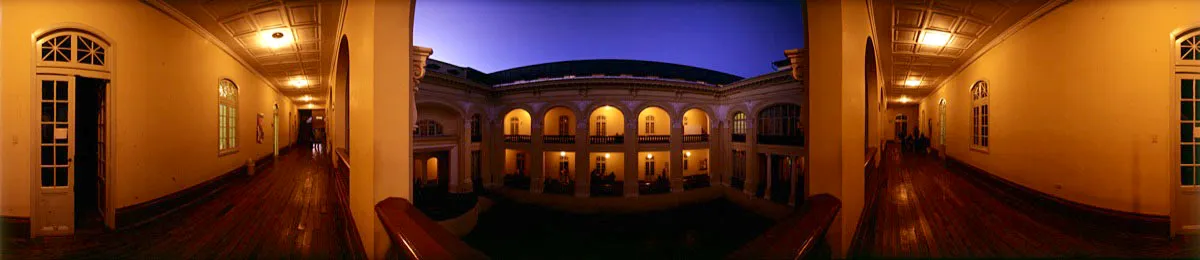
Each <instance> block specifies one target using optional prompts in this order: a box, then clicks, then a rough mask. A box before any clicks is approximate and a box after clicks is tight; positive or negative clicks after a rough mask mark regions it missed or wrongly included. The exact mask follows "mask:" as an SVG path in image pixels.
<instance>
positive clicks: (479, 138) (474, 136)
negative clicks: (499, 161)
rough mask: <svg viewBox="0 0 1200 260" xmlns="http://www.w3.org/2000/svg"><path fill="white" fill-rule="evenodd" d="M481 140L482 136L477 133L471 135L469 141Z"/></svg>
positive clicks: (476, 141)
mask: <svg viewBox="0 0 1200 260" xmlns="http://www.w3.org/2000/svg"><path fill="white" fill-rule="evenodd" d="M481 141H483V136H478V135H472V136H471V142H472V143H478V142H481Z"/></svg>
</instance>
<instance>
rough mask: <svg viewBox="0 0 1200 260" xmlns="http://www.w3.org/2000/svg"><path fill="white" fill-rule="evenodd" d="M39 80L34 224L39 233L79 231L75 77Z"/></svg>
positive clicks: (51, 233) (45, 77)
mask: <svg viewBox="0 0 1200 260" xmlns="http://www.w3.org/2000/svg"><path fill="white" fill-rule="evenodd" d="M37 80H38V82H39V83H40V84H39V87H37V88H35V91H37V94H36V96H37V97H38V100H39V101H38V107H39V108H40V113H41V116H40V118H39V119H38V120H37V122H38V125H37V129H38V135H37V136H39V137H40V138H39V141H38V146H37V149H38V151H37V152H36V153H34V155H33V156H34V157H35V158H36V159H35V161H36V162H37V171H38V174H37V175H36V176H38V180H37V181H35V183H36V185H37V186H38V188H37V193H38V194H37V195H38V196H37V202H36V203H37V204H38V205H37V207H36V208H37V212H36V213H35V214H37V216H38V217H37V218H34V220H35V222H36V223H32V224H33V225H34V226H33V228H34V229H35V230H36V231H35V232H37V233H38V234H39V235H71V234H73V233H74V232H75V176H74V172H75V167H74V164H73V160H74V158H75V140H74V139H75V138H74V136H75V110H74V106H75V78H74V77H71V76H59V75H38V76H37ZM101 158H103V157H101ZM101 207H103V205H101Z"/></svg>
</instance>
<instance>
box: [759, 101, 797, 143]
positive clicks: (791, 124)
mask: <svg viewBox="0 0 1200 260" xmlns="http://www.w3.org/2000/svg"><path fill="white" fill-rule="evenodd" d="M800 112H801V111H800V105H796V104H777V105H772V106H770V107H767V108H764V109H763V110H762V111H761V112H758V143H761V144H780V145H794V146H804V118H803V115H802V114H801V113H800Z"/></svg>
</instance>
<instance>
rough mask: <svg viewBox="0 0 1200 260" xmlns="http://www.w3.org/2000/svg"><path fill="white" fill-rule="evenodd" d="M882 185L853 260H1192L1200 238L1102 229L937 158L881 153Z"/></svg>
mask: <svg viewBox="0 0 1200 260" xmlns="http://www.w3.org/2000/svg"><path fill="white" fill-rule="evenodd" d="M886 154H887V155H886V157H884V158H883V160H886V161H884V162H881V163H882V164H884V165H885V166H884V170H883V171H882V172H881V173H882V174H883V177H884V178H885V179H886V181H885V183H884V184H883V188H882V189H881V190H880V191H879V193H878V194H879V195H878V196H879V197H878V198H876V200H875V205H874V208H873V210H871V209H872V207H868V208H867V210H871V212H865V211H864V213H863V214H864V215H863V217H864V218H866V221H867V222H866V223H865V224H864V227H863V228H864V230H862V232H865V233H863V234H864V236H863V237H862V240H861V241H858V242H859V243H858V245H857V247H856V248H854V249H852V250H853V251H854V253H857V254H856V256H858V257H885V258H891V257H906V258H907V257H914V258H976V257H1001V258H1015V257H1089V258H1091V257H1151V258H1181V257H1196V256H1197V255H1200V239H1197V238H1196V237H1195V236H1179V237H1177V238H1176V239H1174V240H1168V239H1166V238H1165V237H1150V236H1145V235H1138V234H1129V233H1122V232H1115V231H1111V230H1105V227H1102V226H1095V225H1089V224H1088V223H1083V222H1081V221H1078V220H1077V219H1073V217H1072V216H1069V215H1064V214H1061V213H1060V212H1055V211H1051V210H1048V209H1046V208H1044V207H1040V206H1035V205H1032V204H1031V203H1030V202H1029V201H1025V200H1023V199H1021V198H1019V197H1017V196H1016V195H1014V194H1008V193H1007V192H1006V191H1005V190H1003V189H997V188H995V187H989V186H987V185H984V184H982V183H981V182H978V181H976V180H975V179H973V178H975V177H972V176H971V175H970V174H974V173H967V172H963V171H961V170H957V169H947V167H945V166H944V165H943V162H942V161H941V160H940V159H937V158H935V157H932V156H926V155H917V154H912V153H906V154H901V153H900V152H899V149H897V148H896V147H889V149H888V151H887V153H886Z"/></svg>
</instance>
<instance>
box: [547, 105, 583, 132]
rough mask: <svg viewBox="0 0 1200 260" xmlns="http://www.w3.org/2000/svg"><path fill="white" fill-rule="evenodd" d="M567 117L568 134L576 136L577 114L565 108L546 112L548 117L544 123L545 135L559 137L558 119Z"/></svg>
mask: <svg viewBox="0 0 1200 260" xmlns="http://www.w3.org/2000/svg"><path fill="white" fill-rule="evenodd" d="M559 116H567V118H570V119H568V120H567V133H569V134H571V135H574V134H575V122H576V121H575V112H571V109H567V108H565V107H555V108H551V109H550V110H549V111H546V117H545V118H544V119H543V121H542V128H543V129H544V131H543V132H542V133H543V134H545V135H558V117H559Z"/></svg>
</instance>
